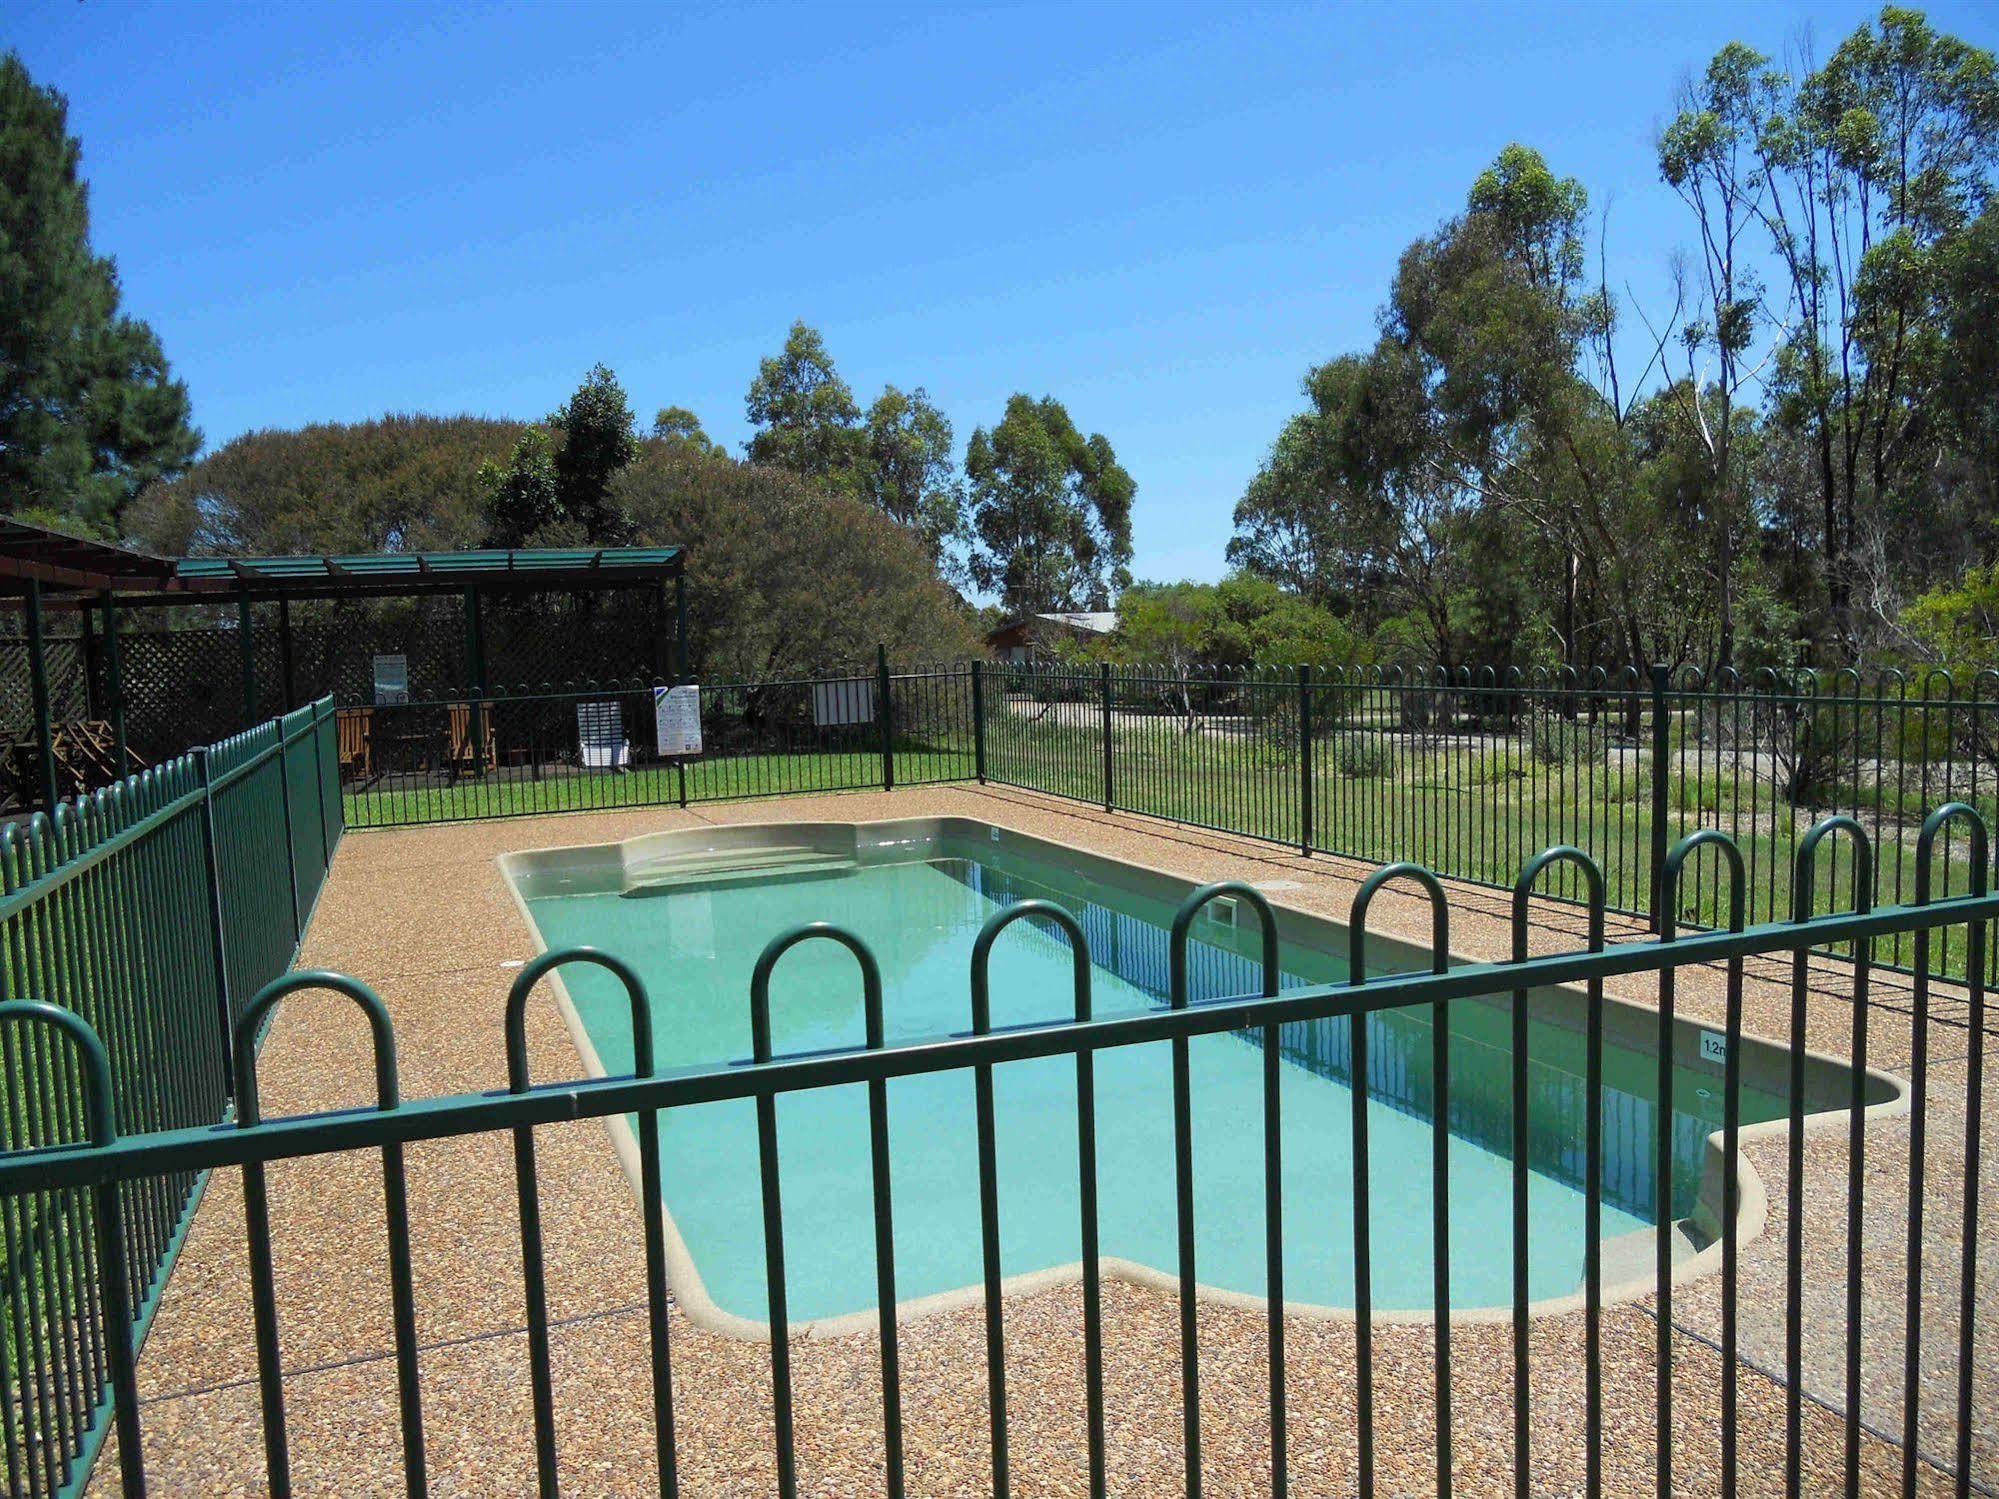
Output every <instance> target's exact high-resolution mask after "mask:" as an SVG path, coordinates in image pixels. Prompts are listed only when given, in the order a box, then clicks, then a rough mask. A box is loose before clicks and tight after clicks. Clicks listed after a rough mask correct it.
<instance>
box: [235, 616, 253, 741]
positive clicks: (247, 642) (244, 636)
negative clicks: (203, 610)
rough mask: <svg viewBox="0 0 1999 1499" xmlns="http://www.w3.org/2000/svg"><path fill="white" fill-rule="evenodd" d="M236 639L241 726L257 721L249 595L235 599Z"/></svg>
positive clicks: (247, 725)
mask: <svg viewBox="0 0 1999 1499" xmlns="http://www.w3.org/2000/svg"><path fill="white" fill-rule="evenodd" d="M236 641H237V644H238V646H240V647H241V649H242V652H243V727H244V728H246V729H247V728H249V727H250V725H251V724H253V723H255V722H256V721H257V645H256V642H255V640H253V639H252V638H251V635H250V595H249V594H247V593H246V594H243V595H242V596H241V597H239V598H238V599H237V600H236Z"/></svg>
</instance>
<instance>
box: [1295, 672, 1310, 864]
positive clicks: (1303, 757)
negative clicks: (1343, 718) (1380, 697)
mask: <svg viewBox="0 0 1999 1499" xmlns="http://www.w3.org/2000/svg"><path fill="white" fill-rule="evenodd" d="M1298 852H1299V853H1300V854H1302V855H1303V856H1304V857H1305V858H1307V859H1309V858H1311V857H1312V668H1311V667H1310V666H1309V665H1306V666H1300V667H1299V668H1298Z"/></svg>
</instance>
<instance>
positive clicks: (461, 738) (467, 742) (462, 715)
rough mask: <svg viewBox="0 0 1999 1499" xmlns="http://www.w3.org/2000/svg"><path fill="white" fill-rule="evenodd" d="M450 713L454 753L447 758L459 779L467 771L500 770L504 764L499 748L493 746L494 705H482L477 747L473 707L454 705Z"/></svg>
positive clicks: (450, 707)
mask: <svg viewBox="0 0 1999 1499" xmlns="http://www.w3.org/2000/svg"><path fill="white" fill-rule="evenodd" d="M448 711H449V712H450V714H451V750H450V753H449V754H448V755H447V756H446V758H447V760H448V761H449V763H450V766H451V773H452V774H453V775H457V774H459V773H460V772H462V771H467V770H469V771H473V772H474V773H477V772H479V771H486V770H494V769H497V768H498V766H499V763H500V751H499V746H498V745H496V744H494V743H493V705H492V704H491V703H481V704H480V705H479V735H478V740H479V742H478V743H477V744H475V743H473V735H472V705H471V704H470V703H452V704H450V705H449V708H448Z"/></svg>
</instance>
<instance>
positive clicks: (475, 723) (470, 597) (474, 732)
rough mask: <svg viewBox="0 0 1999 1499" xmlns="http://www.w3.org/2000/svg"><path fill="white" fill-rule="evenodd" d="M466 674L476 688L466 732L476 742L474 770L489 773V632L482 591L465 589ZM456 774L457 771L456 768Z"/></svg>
mask: <svg viewBox="0 0 1999 1499" xmlns="http://www.w3.org/2000/svg"><path fill="white" fill-rule="evenodd" d="M465 674H466V676H467V678H468V679H469V681H470V686H471V689H472V693H471V696H472V702H471V704H470V712H469V713H468V714H467V720H468V721H467V723H466V725H465V734H466V737H467V738H468V739H470V740H471V742H472V773H473V774H474V775H484V774H485V773H486V725H485V721H484V720H485V717H486V632H485V627H484V624H483V622H482V621H481V619H480V617H479V590H478V589H476V588H467V589H466V590H465ZM453 774H454V775H455V774H456V772H455V771H454V772H453Z"/></svg>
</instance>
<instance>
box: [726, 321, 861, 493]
mask: <svg viewBox="0 0 1999 1499" xmlns="http://www.w3.org/2000/svg"><path fill="white" fill-rule="evenodd" d="M743 408H744V411H745V413H746V414H747V415H748V417H749V419H750V425H751V426H752V427H754V428H756V432H755V433H754V434H753V435H752V436H751V438H750V440H749V441H748V442H746V443H745V444H744V445H743V450H744V452H745V453H746V454H747V455H748V457H749V460H750V462H752V463H762V464H768V465H770V466H771V467H773V468H782V469H788V470H790V471H791V472H792V473H794V474H800V475H803V476H804V477H805V478H808V479H824V480H827V481H828V482H830V483H832V484H833V485H834V486H835V487H836V488H839V489H842V490H845V491H847V492H849V493H851V492H853V491H854V490H855V489H857V488H858V487H859V475H858V473H857V471H858V470H859V469H860V467H861V466H862V464H863V463H864V462H865V461H866V457H867V433H866V432H865V430H863V428H862V426H861V408H860V406H859V405H858V404H857V403H856V402H855V400H854V391H853V387H851V386H850V385H848V384H847V382H846V381H845V380H843V379H842V378H841V377H840V373H839V371H838V370H836V369H835V368H834V367H833V357H832V355H830V354H828V353H827V352H826V341H825V339H824V338H822V337H821V336H820V333H819V330H818V329H817V328H812V327H808V326H807V325H806V324H805V323H804V322H802V321H801V322H794V323H793V324H792V325H791V331H790V332H789V333H788V334H786V335H785V339H784V348H783V349H782V350H781V351H780V352H779V353H777V354H775V355H769V356H766V357H765V358H764V359H763V360H762V361H761V362H760V363H759V364H758V366H757V373H756V378H755V379H754V380H752V381H751V382H750V388H749V392H748V394H747V395H745V396H744V398H743Z"/></svg>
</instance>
